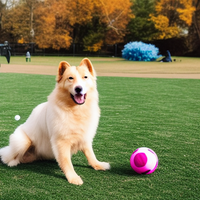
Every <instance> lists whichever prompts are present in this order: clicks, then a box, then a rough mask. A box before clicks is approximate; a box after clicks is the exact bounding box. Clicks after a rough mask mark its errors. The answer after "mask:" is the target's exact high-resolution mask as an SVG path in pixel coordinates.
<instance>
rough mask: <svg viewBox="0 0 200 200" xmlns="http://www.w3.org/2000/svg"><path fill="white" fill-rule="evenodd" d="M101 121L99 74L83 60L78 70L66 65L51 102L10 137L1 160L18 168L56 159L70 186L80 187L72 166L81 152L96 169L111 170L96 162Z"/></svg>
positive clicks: (33, 113)
mask: <svg viewBox="0 0 200 200" xmlns="http://www.w3.org/2000/svg"><path fill="white" fill-rule="evenodd" d="M38 87H39V86H38ZM99 117H100V110H99V106H98V92H97V89H96V74H95V71H94V68H93V66H92V64H91V62H90V60H88V59H87V58H85V59H83V60H82V62H81V64H80V65H79V66H78V67H75V66H70V65H69V63H67V62H64V61H63V62H61V63H60V64H59V68H58V75H57V84H56V87H55V89H54V90H53V92H52V93H51V94H50V96H49V97H48V101H47V102H45V103H42V104H40V105H38V106H37V107H36V108H35V109H34V110H33V111H32V113H31V115H30V116H29V118H28V119H27V121H26V122H25V123H24V124H22V125H20V126H19V127H18V128H17V129H16V130H15V132H14V133H13V134H12V135H10V142H9V146H6V147H4V148H2V149H0V157H1V160H2V161H3V163H5V164H7V165H8V166H16V165H18V164H19V163H29V162H33V161H35V160H39V159H56V160H57V162H58V164H59V166H60V168H61V169H62V171H63V172H64V174H65V176H66V178H67V180H68V181H69V183H72V184H76V185H81V184H83V181H82V179H81V178H80V176H78V175H77V174H76V172H75V171H74V168H73V165H72V162H71V156H72V154H73V153H76V152H77V151H78V150H80V151H83V153H84V154H85V156H86V157H87V159H88V162H89V164H90V165H91V166H92V167H93V168H94V169H96V170H107V169H110V165H109V163H105V162H100V161H98V160H97V159H96V156H95V154H94V152H93V148H92V141H93V138H94V136H95V134H96V129H97V127H98V122H99Z"/></svg>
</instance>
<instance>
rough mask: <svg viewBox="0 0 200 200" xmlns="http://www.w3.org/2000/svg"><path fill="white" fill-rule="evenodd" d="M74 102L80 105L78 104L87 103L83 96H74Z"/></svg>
mask: <svg viewBox="0 0 200 200" xmlns="http://www.w3.org/2000/svg"><path fill="white" fill-rule="evenodd" d="M74 100H75V101H76V102H77V103H78V104H83V103H84V102H85V98H84V95H83V94H75V95H74Z"/></svg>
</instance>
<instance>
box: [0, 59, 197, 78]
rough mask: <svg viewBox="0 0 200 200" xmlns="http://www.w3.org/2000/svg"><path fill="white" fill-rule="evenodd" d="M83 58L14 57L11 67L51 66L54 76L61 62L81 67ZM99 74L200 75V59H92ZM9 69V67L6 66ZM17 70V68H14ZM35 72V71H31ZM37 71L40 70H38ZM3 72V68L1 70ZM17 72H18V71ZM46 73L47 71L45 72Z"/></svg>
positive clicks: (3, 60)
mask: <svg viewBox="0 0 200 200" xmlns="http://www.w3.org/2000/svg"><path fill="white" fill-rule="evenodd" d="M81 59H83V57H66V56H65V57H56V56H54V57H53V56H51V57H50V56H33V57H32V58H31V62H25V56H24V57H22V56H21V57H20V56H13V57H11V62H10V65H20V66H25V65H26V67H27V68H28V66H29V68H34V65H35V66H38V65H39V66H46V68H48V67H49V66H51V70H52V72H53V73H52V75H53V74H54V73H56V71H57V66H58V64H59V62H60V61H62V60H66V61H67V62H69V63H70V64H71V65H79V64H80V61H81ZM89 59H91V61H92V63H93V65H94V66H95V70H96V71H97V74H102V73H103V74H104V73H115V74H119V73H123V74H130V73H134V74H177V73H179V74H187V73H188V74H200V64H199V62H200V60H199V58H188V57H173V59H176V62H172V63H160V62H133V61H127V60H124V59H122V58H101V57H90V58H89ZM0 63H2V64H4V65H5V64H7V63H6V58H5V57H3V56H0ZM5 67H9V65H5ZM14 68H15V67H14ZM31 70H33V69H31ZM36 70H38V69H37V68H36ZM0 72H1V68H0ZM16 72H17V70H16ZM45 72H46V71H45Z"/></svg>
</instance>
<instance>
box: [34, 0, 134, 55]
mask: <svg viewBox="0 0 200 200" xmlns="http://www.w3.org/2000/svg"><path fill="white" fill-rule="evenodd" d="M130 6H131V3H130V1H129V0H111V1H106V0H67V1H64V0H57V1H55V0H46V1H45V2H44V3H43V4H41V6H40V7H39V8H38V9H37V12H36V13H35V18H36V20H35V26H36V27H37V30H36V35H35V41H36V43H37V44H38V45H39V46H40V47H43V48H48V47H52V48H54V49H59V48H68V47H69V46H70V44H71V43H72V42H73V43H83V44H84V46H85V49H86V50H90V51H97V50H99V49H100V48H101V46H102V45H103V43H104V42H106V43H110V44H112V43H116V42H119V41H122V40H123V36H124V34H125V31H126V25H127V23H128V21H129V19H130V17H131V10H130Z"/></svg>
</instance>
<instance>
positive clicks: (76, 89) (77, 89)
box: [75, 86, 83, 94]
mask: <svg viewBox="0 0 200 200" xmlns="http://www.w3.org/2000/svg"><path fill="white" fill-rule="evenodd" d="M82 90H83V88H82V87H81V86H77V87H75V91H76V93H77V94H80V93H81V91H82Z"/></svg>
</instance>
